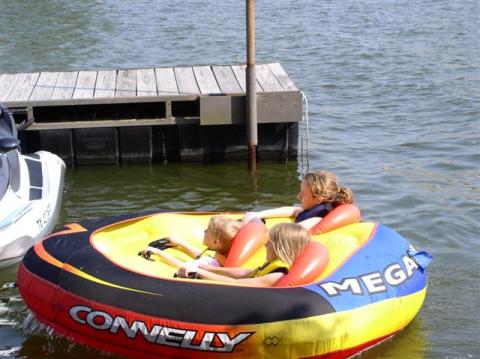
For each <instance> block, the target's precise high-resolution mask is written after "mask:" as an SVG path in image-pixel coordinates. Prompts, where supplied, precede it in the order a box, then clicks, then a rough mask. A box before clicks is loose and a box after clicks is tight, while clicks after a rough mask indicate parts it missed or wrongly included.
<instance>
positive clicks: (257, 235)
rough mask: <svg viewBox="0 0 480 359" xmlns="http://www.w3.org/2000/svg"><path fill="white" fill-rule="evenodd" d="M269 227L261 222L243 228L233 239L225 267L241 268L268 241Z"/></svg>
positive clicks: (250, 223) (254, 222) (251, 223)
mask: <svg viewBox="0 0 480 359" xmlns="http://www.w3.org/2000/svg"><path fill="white" fill-rule="evenodd" d="M267 233H268V230H267V227H266V226H265V225H264V224H263V223H262V222H261V221H253V222H249V223H247V224H246V225H245V226H243V227H242V228H241V229H240V230H239V231H238V233H237V235H236V236H235V238H234V239H233V243H232V247H231V248H230V252H229V253H228V257H227V259H226V261H225V267H241V266H242V265H243V264H245V262H246V261H247V260H248V259H249V258H250V257H251V256H252V255H253V254H254V253H255V252H256V251H257V250H258V249H260V248H261V247H262V246H264V245H265V243H266V242H267V240H268V236H267Z"/></svg>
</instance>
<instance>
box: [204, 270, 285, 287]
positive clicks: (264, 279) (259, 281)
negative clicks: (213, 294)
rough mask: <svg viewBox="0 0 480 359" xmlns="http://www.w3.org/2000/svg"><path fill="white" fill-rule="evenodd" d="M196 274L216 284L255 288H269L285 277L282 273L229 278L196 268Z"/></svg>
mask: <svg viewBox="0 0 480 359" xmlns="http://www.w3.org/2000/svg"><path fill="white" fill-rule="evenodd" d="M224 269H225V268H224ZM229 269H234V268H229ZM196 272H197V274H199V275H200V276H201V277H202V278H204V279H209V280H214V281H218V282H225V283H232V284H235V283H237V284H248V285H251V286H255V287H271V286H273V285H274V284H275V283H277V282H278V281H279V280H280V279H281V278H282V277H283V276H284V275H285V274H283V273H269V274H266V275H263V276H261V277H256V278H231V277H227V276H224V275H220V274H216V273H212V272H209V271H207V270H205V269H202V268H197V271H196Z"/></svg>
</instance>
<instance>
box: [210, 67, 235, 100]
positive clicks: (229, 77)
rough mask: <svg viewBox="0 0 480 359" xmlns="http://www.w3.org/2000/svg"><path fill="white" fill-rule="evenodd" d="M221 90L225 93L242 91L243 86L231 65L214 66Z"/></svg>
mask: <svg viewBox="0 0 480 359" xmlns="http://www.w3.org/2000/svg"><path fill="white" fill-rule="evenodd" d="M212 70H213V73H214V74H215V78H216V79H217V82H218V86H219V87H220V90H221V91H222V92H223V93H225V94H230V93H240V92H242V88H241V87H240V84H239V83H238V81H237V78H236V77H235V74H234V73H233V71H232V68H231V67H230V66H212Z"/></svg>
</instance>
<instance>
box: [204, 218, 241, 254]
mask: <svg viewBox="0 0 480 359" xmlns="http://www.w3.org/2000/svg"><path fill="white" fill-rule="evenodd" d="M241 227H242V224H241V222H239V221H237V220H235V219H231V218H228V217H225V216H213V217H212V218H210V221H209V222H208V227H207V229H206V230H205V235H204V236H203V244H205V245H206V246H207V247H208V248H209V249H211V250H214V251H217V252H219V253H222V254H227V253H228V252H229V251H230V248H231V246H232V239H233V237H235V235H236V234H237V232H238V231H239V229H240V228H241Z"/></svg>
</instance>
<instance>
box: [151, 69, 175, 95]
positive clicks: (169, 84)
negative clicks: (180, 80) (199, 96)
mask: <svg viewBox="0 0 480 359" xmlns="http://www.w3.org/2000/svg"><path fill="white" fill-rule="evenodd" d="M155 77H156V79H157V91H158V94H159V95H178V87H177V81H176V80H175V72H174V71H173V67H157V68H155Z"/></svg>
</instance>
